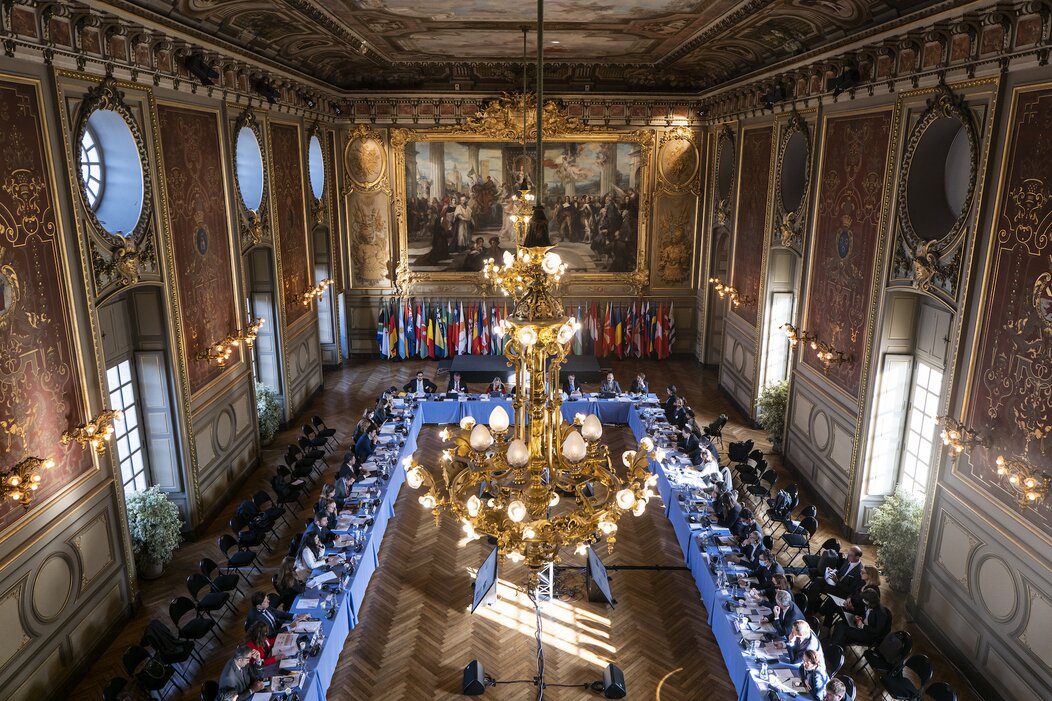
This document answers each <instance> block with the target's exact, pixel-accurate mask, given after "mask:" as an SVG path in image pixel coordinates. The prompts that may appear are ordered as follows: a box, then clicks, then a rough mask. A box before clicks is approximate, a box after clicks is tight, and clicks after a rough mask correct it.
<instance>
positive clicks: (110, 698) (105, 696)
mask: <svg viewBox="0 0 1052 701" xmlns="http://www.w3.org/2000/svg"><path fill="white" fill-rule="evenodd" d="M127 686H128V680H127V679H125V678H124V677H114V678H113V679H110V681H109V683H108V684H106V687H105V688H104V689H103V690H102V700H103V701H117V698H118V697H119V696H120V695H121V692H122V691H124V689H125V688H126V687H127Z"/></svg>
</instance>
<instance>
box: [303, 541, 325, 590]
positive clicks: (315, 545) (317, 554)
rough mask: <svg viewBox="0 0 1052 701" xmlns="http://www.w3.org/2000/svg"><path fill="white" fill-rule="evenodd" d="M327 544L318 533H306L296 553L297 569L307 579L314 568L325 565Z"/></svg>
mask: <svg viewBox="0 0 1052 701" xmlns="http://www.w3.org/2000/svg"><path fill="white" fill-rule="evenodd" d="M325 564H326V563H325V546H324V545H322V542H321V537H320V536H318V534H317V533H304V534H303V539H302V542H301V543H300V551H299V554H297V555H296V571H297V574H299V575H300V576H301V577H302V578H304V579H306V578H307V576H309V575H310V573H311V572H312V571H313V570H316V569H318V568H319V567H322V566H323V565H325Z"/></svg>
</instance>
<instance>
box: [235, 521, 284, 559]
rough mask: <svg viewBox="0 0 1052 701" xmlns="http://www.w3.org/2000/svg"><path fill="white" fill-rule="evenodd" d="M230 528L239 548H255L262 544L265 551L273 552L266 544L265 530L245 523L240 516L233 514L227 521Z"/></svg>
mask: <svg viewBox="0 0 1052 701" xmlns="http://www.w3.org/2000/svg"><path fill="white" fill-rule="evenodd" d="M228 524H229V526H230V530H231V531H233V532H234V535H235V536H236V537H237V545H238V547H239V548H242V549H244V548H255V547H258V546H260V545H262V546H263V547H264V548H266V549H267V552H273V550H271V549H270V546H269V545H267V533H268V532H267V531H263V530H258V529H256V528H253V527H252V525H251V524H248V523H245V521H244V519H242V518H241V517H240V516H233V517H232V518H231V519H230V521H229V522H228Z"/></svg>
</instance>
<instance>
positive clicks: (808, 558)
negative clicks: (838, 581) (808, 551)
mask: <svg viewBox="0 0 1052 701" xmlns="http://www.w3.org/2000/svg"><path fill="white" fill-rule="evenodd" d="M825 550H833V551H835V552H840V541H839V540H837V539H836V538H826V541H825V542H824V543H822V544H821V545H819V546H818V552H817V553H815V554H814V555H804V567H807V568H811V569H813V568H815V567H818V561H819V559H821V557H822V552H823V551H825ZM829 566H830V567H832V568H833V569H837V568H838V567H839V566H840V562H837V563H835V564H832V565H829Z"/></svg>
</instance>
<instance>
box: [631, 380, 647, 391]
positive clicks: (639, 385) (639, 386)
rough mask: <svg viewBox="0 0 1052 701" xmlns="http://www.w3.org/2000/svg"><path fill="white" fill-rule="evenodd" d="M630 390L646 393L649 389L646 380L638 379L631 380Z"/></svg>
mask: <svg viewBox="0 0 1052 701" xmlns="http://www.w3.org/2000/svg"><path fill="white" fill-rule="evenodd" d="M632 391H633V392H636V393H638V394H646V393H647V392H649V391H650V385H649V384H647V382H646V381H643V382H640V381H639V380H633V381H632Z"/></svg>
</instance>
